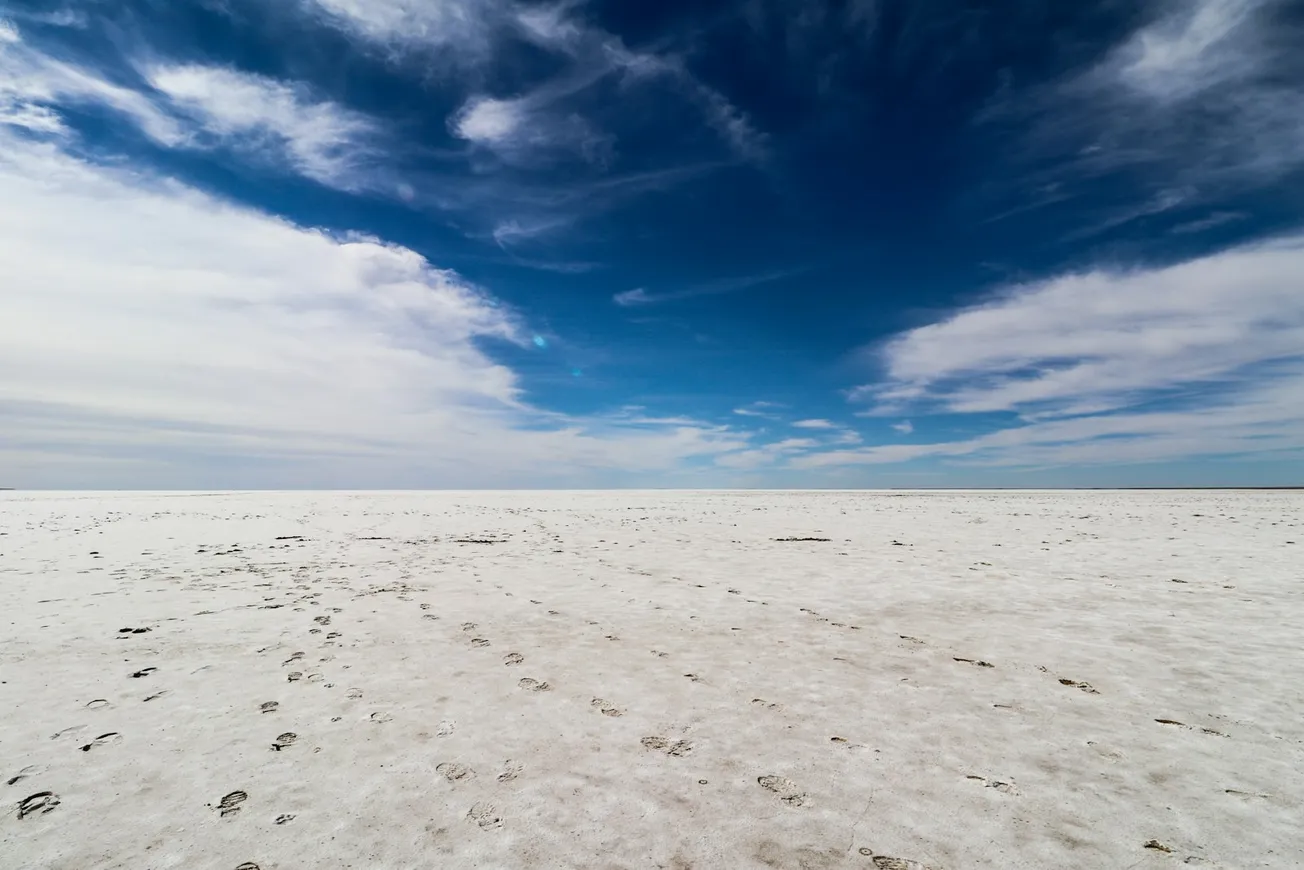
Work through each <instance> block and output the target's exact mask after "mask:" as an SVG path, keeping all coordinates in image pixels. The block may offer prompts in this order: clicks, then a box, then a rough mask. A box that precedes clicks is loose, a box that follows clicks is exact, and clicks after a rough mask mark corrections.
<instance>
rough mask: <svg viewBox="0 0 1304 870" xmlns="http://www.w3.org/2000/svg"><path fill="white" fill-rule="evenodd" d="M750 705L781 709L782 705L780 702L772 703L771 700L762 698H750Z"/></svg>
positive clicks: (766, 708) (767, 708)
mask: <svg viewBox="0 0 1304 870" xmlns="http://www.w3.org/2000/svg"><path fill="white" fill-rule="evenodd" d="M752 706H753V707H759V708H762V709H765V710H782V709H783V705H782V704H777V703H773V702H770V701H767V700H765V699H764V698H752Z"/></svg>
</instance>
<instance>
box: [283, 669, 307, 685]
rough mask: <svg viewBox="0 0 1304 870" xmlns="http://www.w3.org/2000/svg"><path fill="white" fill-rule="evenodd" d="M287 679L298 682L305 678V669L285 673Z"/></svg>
mask: <svg viewBox="0 0 1304 870" xmlns="http://www.w3.org/2000/svg"><path fill="white" fill-rule="evenodd" d="M285 679H286V680H288V681H289V682H291V683H297V682H298V681H299V680H301V679H303V671H290V672H289V673H288V674H286V675H285Z"/></svg>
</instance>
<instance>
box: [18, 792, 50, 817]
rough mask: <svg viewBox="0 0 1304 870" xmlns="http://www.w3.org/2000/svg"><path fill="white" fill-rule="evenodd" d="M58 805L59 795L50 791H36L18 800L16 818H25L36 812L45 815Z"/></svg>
mask: <svg viewBox="0 0 1304 870" xmlns="http://www.w3.org/2000/svg"><path fill="white" fill-rule="evenodd" d="M58 805H59V796H58V795H57V794H55V793H54V792H52V791H38V792H37V793H36V794H34V795H28V796H27V797H25V798H23V799H22V800H21V801H19V802H18V818H19V819H25V818H27V817H28V816H34V815H36V814H37V813H40V814H41V815H45V814H46V813H48V812H50V811H51V810H52V809H54V808H55V807H57V806H58Z"/></svg>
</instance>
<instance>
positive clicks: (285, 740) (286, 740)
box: [272, 731, 299, 752]
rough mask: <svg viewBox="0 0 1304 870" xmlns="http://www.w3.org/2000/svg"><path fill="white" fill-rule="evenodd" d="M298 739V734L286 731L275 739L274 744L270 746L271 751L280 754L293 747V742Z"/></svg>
mask: <svg viewBox="0 0 1304 870" xmlns="http://www.w3.org/2000/svg"><path fill="white" fill-rule="evenodd" d="M298 739H299V735H298V734H295V733H294V732H293V731H286V732H285V733H284V734H281V735H279V736H278V737H277V738H276V742H275V743H273V744H272V749H274V750H276V751H277V752H280V751H281V750H282V749H285V748H286V747H289V746H293V745H294V742H295V741H296V740H298Z"/></svg>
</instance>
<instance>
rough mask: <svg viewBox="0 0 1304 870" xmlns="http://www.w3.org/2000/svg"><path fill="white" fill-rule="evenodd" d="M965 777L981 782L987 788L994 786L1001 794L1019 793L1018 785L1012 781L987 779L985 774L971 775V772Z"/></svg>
mask: <svg viewBox="0 0 1304 870" xmlns="http://www.w3.org/2000/svg"><path fill="white" fill-rule="evenodd" d="M965 779H968V780H973V781H974V782H981V783H982V784H983V785H984V786H986V787H987V788H994V789H996V790H997V791H999V792H1001V793H1002V794H1018V793H1019V789H1018V787H1017V786H1016V785H1015V784H1014V783H1013V782H1007V781H1005V780H1000V779H988V778H987V777H985V776H973V775H972V774H970V775H968V776H965Z"/></svg>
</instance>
